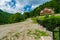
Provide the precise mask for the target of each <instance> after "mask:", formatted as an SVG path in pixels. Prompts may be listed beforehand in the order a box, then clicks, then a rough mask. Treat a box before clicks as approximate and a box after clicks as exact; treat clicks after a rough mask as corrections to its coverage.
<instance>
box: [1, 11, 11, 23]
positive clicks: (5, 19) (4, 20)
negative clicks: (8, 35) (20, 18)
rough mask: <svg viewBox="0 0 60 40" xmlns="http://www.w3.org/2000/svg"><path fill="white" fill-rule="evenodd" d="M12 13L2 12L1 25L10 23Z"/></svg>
mask: <svg viewBox="0 0 60 40" xmlns="http://www.w3.org/2000/svg"><path fill="white" fill-rule="evenodd" d="M10 15H11V14H10V13H7V12H4V11H2V10H0V24H5V23H7V21H8V17H9V16H10Z"/></svg>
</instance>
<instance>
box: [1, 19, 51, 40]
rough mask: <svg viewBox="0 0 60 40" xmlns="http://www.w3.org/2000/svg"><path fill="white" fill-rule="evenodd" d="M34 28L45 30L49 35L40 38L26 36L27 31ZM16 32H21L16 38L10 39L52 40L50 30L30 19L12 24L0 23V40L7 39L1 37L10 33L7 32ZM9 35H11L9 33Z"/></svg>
mask: <svg viewBox="0 0 60 40" xmlns="http://www.w3.org/2000/svg"><path fill="white" fill-rule="evenodd" d="M29 29H30V30H34V29H39V30H41V31H45V32H46V33H47V34H49V36H41V38H40V39H35V38H34V37H33V36H30V37H28V36H27V31H28V30H29ZM9 32H10V33H12V34H13V35H14V33H18V32H21V35H20V37H19V38H18V39H16V38H15V39H11V40H52V32H50V31H48V30H46V28H44V27H43V26H41V25H39V24H34V23H32V20H31V19H27V20H26V21H24V22H19V23H14V24H5V25H0V40H7V39H2V38H3V37H4V36H6V35H10V34H8V33H9ZM10 36H11V35H10Z"/></svg>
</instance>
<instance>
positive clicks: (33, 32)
mask: <svg viewBox="0 0 60 40" xmlns="http://www.w3.org/2000/svg"><path fill="white" fill-rule="evenodd" d="M27 34H28V36H31V35H33V36H34V38H35V39H39V38H40V37H41V36H48V34H47V33H46V32H44V31H40V30H39V29H35V30H34V31H32V30H28V32H27Z"/></svg>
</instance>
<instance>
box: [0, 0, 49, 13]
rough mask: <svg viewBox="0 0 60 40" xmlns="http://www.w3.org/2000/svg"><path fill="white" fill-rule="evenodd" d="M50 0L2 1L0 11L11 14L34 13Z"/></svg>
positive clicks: (0, 0)
mask: <svg viewBox="0 0 60 40" xmlns="http://www.w3.org/2000/svg"><path fill="white" fill-rule="evenodd" d="M47 1H49V0H0V9H2V10H3V11H7V12H10V13H16V12H22V13H23V12H25V11H32V10H33V9H34V8H36V7H38V6H39V5H41V4H43V3H45V2H47Z"/></svg>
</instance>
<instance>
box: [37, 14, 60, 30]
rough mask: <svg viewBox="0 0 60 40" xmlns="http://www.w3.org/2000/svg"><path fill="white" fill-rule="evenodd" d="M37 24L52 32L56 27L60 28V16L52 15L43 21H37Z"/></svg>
mask: <svg viewBox="0 0 60 40" xmlns="http://www.w3.org/2000/svg"><path fill="white" fill-rule="evenodd" d="M37 22H38V23H39V24H41V25H43V26H44V27H46V28H47V29H48V30H50V31H52V30H53V29H55V27H57V26H59V24H60V16H59V17H58V16H55V15H51V16H48V17H45V18H44V19H43V20H40V19H39V18H38V19H37Z"/></svg>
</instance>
